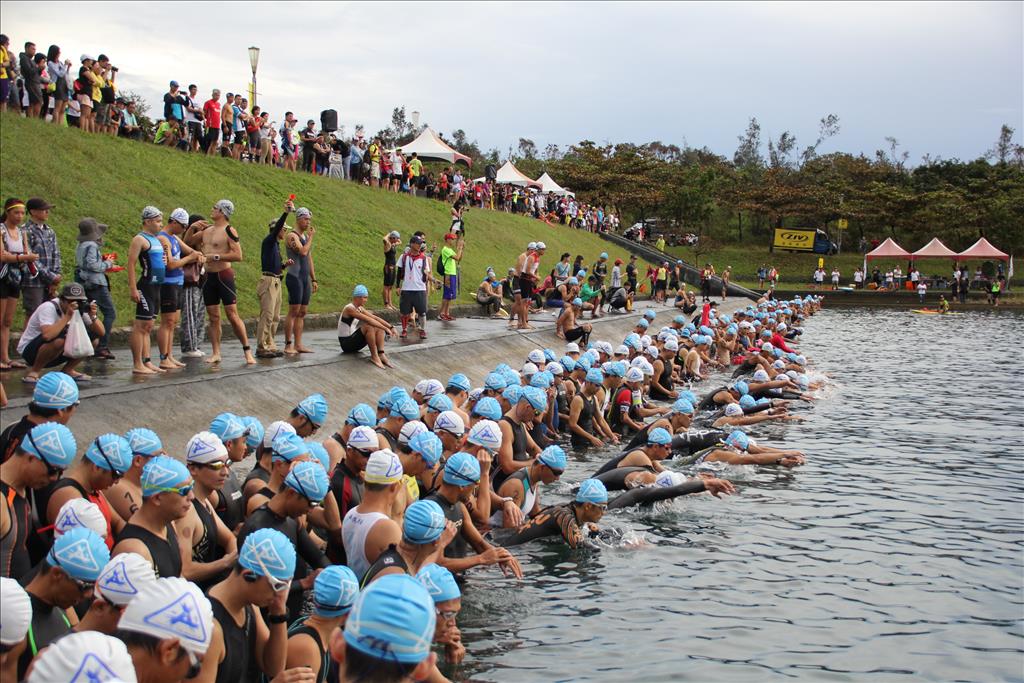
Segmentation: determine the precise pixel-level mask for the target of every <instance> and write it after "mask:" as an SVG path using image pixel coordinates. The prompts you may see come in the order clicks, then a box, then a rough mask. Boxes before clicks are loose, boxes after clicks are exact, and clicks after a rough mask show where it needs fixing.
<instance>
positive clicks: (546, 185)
mask: <svg viewBox="0 0 1024 683" xmlns="http://www.w3.org/2000/svg"><path fill="white" fill-rule="evenodd" d="M537 182H538V183H540V189H541V191H542V192H547V193H548V194H556V195H566V194H568V195H571V194H572V192H570V191H569V190H567V189H565V188H564V187H562V186H561V185H559V184H558V183H556V182H555V179H554V178H552V177H551V176H549V175H548V173H547V171H545V172H544V175H542V176H541V177H540V178H537ZM573 196H575V195H573Z"/></svg>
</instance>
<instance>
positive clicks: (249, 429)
mask: <svg viewBox="0 0 1024 683" xmlns="http://www.w3.org/2000/svg"><path fill="white" fill-rule="evenodd" d="M242 424H244V425H245V445H246V446H248V447H249V448H252V449H256V448H258V447H259V445H260V444H261V443H263V435H264V434H265V433H266V430H264V429H263V423H262V422H260V421H259V420H257V419H256V418H255V417H253V416H252V415H247V416H245V417H243V418H242Z"/></svg>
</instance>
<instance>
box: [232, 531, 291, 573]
mask: <svg viewBox="0 0 1024 683" xmlns="http://www.w3.org/2000/svg"><path fill="white" fill-rule="evenodd" d="M238 564H240V565H242V567H243V568H244V569H248V570H250V571H252V572H253V573H254V574H258V575H259V576H267V575H268V574H269V575H270V576H273V577H274V578H275V579H280V580H282V581H289V580H291V578H292V577H293V576H295V546H293V545H292V542H291V541H289V540H288V537H287V536H285V535H284V534H282V533H281V532H280V531H278V530H277V529H257V530H256V531H254V532H252V533H251V534H249V535H248V536H246V537H245V542H244V543H243V544H242V549H241V550H239V551H238Z"/></svg>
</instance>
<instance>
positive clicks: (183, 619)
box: [46, 577, 213, 680]
mask: <svg viewBox="0 0 1024 683" xmlns="http://www.w3.org/2000/svg"><path fill="white" fill-rule="evenodd" d="M117 627H118V628H119V629H123V630H125V631H132V632H135V633H145V634H147V635H151V636H153V637H154V638H158V639H161V640H163V639H164V638H177V639H178V640H179V642H180V643H181V646H182V647H183V648H185V649H186V650H188V651H189V652H191V653H192V654H195V655H200V656H201V655H204V654H206V650H207V648H208V647H210V637H211V636H212V635H213V607H212V606H211V605H210V601H209V600H208V599H207V598H206V596H205V595H203V592H202V591H201V590H199V587H198V586H196V585H195V584H194V583H192V582H191V581H186V580H185V579H182V578H178V577H167V578H162V579H156V580H155V581H153V582H151V583H149V584H147V585H146V586H144V587H143V588H141V589H140V590H139V594H138V595H137V596H136V597H135V599H134V600H132V601H131V602H129V603H128V607H126V608H125V610H124V613H123V614H122V615H121V621H120V622H118V625H117ZM129 661H130V660H129ZM46 680H64V679H46Z"/></svg>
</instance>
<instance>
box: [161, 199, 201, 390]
mask: <svg viewBox="0 0 1024 683" xmlns="http://www.w3.org/2000/svg"><path fill="white" fill-rule="evenodd" d="M187 227H188V212H186V211H185V209H181V208H178V209H175V210H174V211H172V212H171V216H170V220H169V221H167V227H166V228H165V229H164V230H161V231H160V233H159V235H157V239H159V240H160V244H162V245H163V247H164V253H165V254H166V255H167V264H166V266H167V271H166V272H165V273H164V281H163V284H162V285H160V327H159V328H157V331H156V344H157V348H158V349H159V351H160V368H162V369H164V370H173V369H175V368H183V367H185V364H184V363H182V362H180V361H178V360H177V359H175V357H174V348H173V347H174V328H175V326H176V325H177V324H178V319H179V318H180V317H181V302H182V296H183V295H182V291H183V289H184V286H185V270H184V266H187V265H188V264H190V263H196V262H199V263H200V264H201V263H202V262H203V254H202V252H200V251H197V250H195V249H193V248H192V247H190V246H188V245H187V244H185V242H183V241H182V239H181V235H182V234H183V233H184V232H185V228H187Z"/></svg>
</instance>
